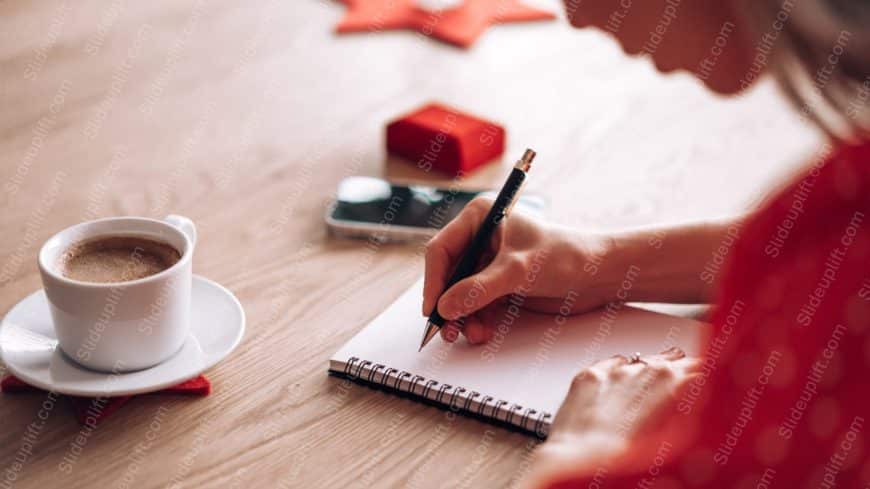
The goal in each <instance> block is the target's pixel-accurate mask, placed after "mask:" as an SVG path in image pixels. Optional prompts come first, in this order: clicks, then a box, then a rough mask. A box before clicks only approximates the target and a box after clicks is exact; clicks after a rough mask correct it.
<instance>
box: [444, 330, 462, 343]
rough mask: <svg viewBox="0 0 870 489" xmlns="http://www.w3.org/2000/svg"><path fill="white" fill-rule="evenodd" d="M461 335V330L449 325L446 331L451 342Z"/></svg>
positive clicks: (447, 338)
mask: <svg viewBox="0 0 870 489" xmlns="http://www.w3.org/2000/svg"><path fill="white" fill-rule="evenodd" d="M458 336H459V330H457V329H456V328H452V327H449V329H448V330H447V333H446V338H445V339H446V340H447V341H448V342H450V343H453V342H454V341H456V338H457V337H458Z"/></svg>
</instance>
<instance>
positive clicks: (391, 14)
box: [336, 0, 556, 48]
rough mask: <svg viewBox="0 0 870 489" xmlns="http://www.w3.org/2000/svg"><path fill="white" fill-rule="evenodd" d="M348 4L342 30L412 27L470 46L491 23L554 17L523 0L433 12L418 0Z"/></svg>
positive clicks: (471, 1) (474, 2) (351, 0)
mask: <svg viewBox="0 0 870 489" xmlns="http://www.w3.org/2000/svg"><path fill="white" fill-rule="evenodd" d="M341 1H342V2H343V3H344V4H345V5H347V12H346V13H345V16H344V18H343V19H342V20H341V22H339V24H338V26H336V31H337V32H339V33H347V32H373V31H382V30H388V29H411V30H415V31H417V32H419V33H420V34H423V35H425V36H429V37H434V38H436V39H440V40H442V41H444V42H447V43H450V44H453V45H455V46H459V47H463V48H467V47H469V46H471V45H472V44H473V43H474V41H475V40H477V38H478V37H480V35H481V34H483V32H484V31H485V30H486V29H487V27H489V26H490V25H491V24H499V23H505V22H524V21H532V20H552V19H555V18H556V16H555V15H554V14H553V13H552V12H547V11H545V10H540V9H536V8H532V7H527V6H525V5H523V4H522V3H520V2H519V0H500V1H497V2H496V1H493V0H465V2H464V3H463V4H462V5H461V6H459V7H456V8H453V9H449V10H443V11H438V12H432V11H428V10H425V9H422V8H420V7H417V6H416V3H415V2H414V0H341Z"/></svg>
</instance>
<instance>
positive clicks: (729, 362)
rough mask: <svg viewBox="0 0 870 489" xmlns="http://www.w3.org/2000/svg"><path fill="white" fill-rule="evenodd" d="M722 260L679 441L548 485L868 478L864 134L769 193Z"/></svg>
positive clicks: (763, 484)
mask: <svg viewBox="0 0 870 489" xmlns="http://www.w3.org/2000/svg"><path fill="white" fill-rule="evenodd" d="M729 260H730V261H729V263H728V265H727V266H726V271H725V272H724V274H723V277H722V281H721V284H720V290H719V293H718V300H717V302H716V303H717V304H718V306H717V308H716V311H715V312H714V314H713V317H712V321H711V322H712V323H713V326H714V328H713V334H712V336H711V338H710V339H709V341H708V342H707V345H706V349H705V353H704V359H703V362H704V363H703V365H704V368H703V370H702V375H701V376H700V377H698V378H696V379H695V380H694V381H693V382H692V383H691V384H690V385H689V386H688V388H687V389H686V392H685V393H683V394H682V395H681V396H680V397H679V398H678V402H677V403H676V406H675V408H674V409H675V410H676V412H674V413H672V414H671V416H677V417H679V416H683V417H684V419H685V420H686V425H687V426H692V425H695V424H696V423H695V422H696V421H698V420H700V423H697V426H699V429H698V433H697V435H695V436H694V437H693V440H694V441H693V442H692V443H690V446H689V448H688V449H685V450H679V451H677V450H673V451H669V450H662V451H660V452H659V453H657V455H656V456H655V457H654V458H653V459H651V460H650V464H649V468H648V469H647V470H640V471H638V472H631V473H630V472H628V471H626V470H625V469H623V470H622V471H620V468H619V467H611V468H609V469H610V470H607V471H606V472H604V473H602V472H599V473H598V474H585V476H578V477H577V478H575V479H572V480H566V481H563V482H561V483H557V484H555V485H553V486H551V487H552V489H557V488H559V489H561V488H583V489H587V488H589V489H603V488H615V489H619V488H632V489H634V488H638V489H648V488H661V489H665V488H667V489H677V488H696V487H698V488H700V487H715V488H719V487H722V488H725V487H727V488H731V487H739V488H752V489H756V488H758V489H767V488H804V487H813V488H822V489H825V488H833V487H838V488H860V489H870V443H868V441H870V436H868V435H870V389H868V387H870V382H868V378H870V142H868V143H865V144H863V145H861V146H849V147H843V148H840V149H839V150H838V151H837V152H836V153H835V154H834V155H833V156H831V157H829V158H828V159H827V160H826V161H824V162H823V164H820V165H817V166H814V167H813V168H811V169H810V170H808V171H806V172H805V173H804V174H803V175H802V176H801V177H800V178H798V179H797V180H796V181H794V182H793V183H792V184H790V185H789V186H788V187H786V188H785V189H784V190H782V191H781V192H779V193H778V194H777V195H776V196H775V197H774V198H772V199H771V200H770V201H768V203H766V204H765V205H764V206H763V207H762V208H761V209H760V210H759V211H758V212H757V213H756V214H755V215H754V217H752V218H751V219H750V220H749V222H747V223H746V224H745V225H744V227H743V229H742V230H741V236H740V238H739V239H738V240H737V241H736V242H735V244H734V245H733V250H732V251H731V252H730V253H729ZM661 442H662V446H663V447H668V446H669V445H668V443H667V440H661Z"/></svg>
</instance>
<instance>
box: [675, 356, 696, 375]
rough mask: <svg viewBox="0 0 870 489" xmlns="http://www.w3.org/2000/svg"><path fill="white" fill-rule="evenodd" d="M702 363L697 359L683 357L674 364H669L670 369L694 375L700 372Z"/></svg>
mask: <svg viewBox="0 0 870 489" xmlns="http://www.w3.org/2000/svg"><path fill="white" fill-rule="evenodd" d="M702 366H703V362H702V361H701V359H700V358H697V357H685V358H681V359H679V360H676V361H674V362H671V367H672V368H673V369H674V370H676V371H678V372H685V373H686V374H696V373H700V372H701V367H702Z"/></svg>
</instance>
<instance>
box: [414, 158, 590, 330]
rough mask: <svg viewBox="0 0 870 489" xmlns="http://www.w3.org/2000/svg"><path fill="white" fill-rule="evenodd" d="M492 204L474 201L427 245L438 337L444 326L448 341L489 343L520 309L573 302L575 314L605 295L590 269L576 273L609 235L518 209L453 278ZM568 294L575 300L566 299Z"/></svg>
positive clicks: (427, 289)
mask: <svg viewBox="0 0 870 489" xmlns="http://www.w3.org/2000/svg"><path fill="white" fill-rule="evenodd" d="M532 154H534V153H532ZM527 155H528V153H527ZM522 162H523V159H521V160H520V161H519V162H517V165H520V164H521V163H522ZM514 171H517V169H516V168H515V169H514ZM521 171H523V172H525V171H527V170H521ZM508 183H509V184H510V183H511V181H510V179H509V180H508ZM505 187H508V185H505ZM493 207H494V202H493V200H492V199H487V198H477V199H475V200H473V201H472V202H471V203H469V204H468V205H467V206H466V208H465V209H463V211H462V212H461V213H460V214H459V215H458V216H457V217H456V218H455V219H454V220H452V221H451V222H450V223H448V224H447V225H446V226H445V227H444V229H442V230H441V232H439V233H438V235H437V236H435V237H434V238H433V239H432V240H431V241H430V242H429V244H428V245H427V250H426V273H425V280H424V287H423V314H424V315H427V316H429V321H430V323H431V321H432V319H433V316H436V315H435V314H433V313H437V316H436V317H435V319H436V320H439V319H438V316H440V317H441V318H443V323H442V325H443V326H442V327H440V328H436V329H435V330H434V332H432V333H431V334H432V335H433V336H434V334H435V333H437V332H438V331H439V330H440V332H441V336H442V338H443V339H444V340H446V341H454V340H455V339H456V337H457V335H458V333H459V332H462V333H463V334H464V335H465V337H466V338H467V339H468V341H469V342H470V343H473V344H479V343H485V342H487V341H490V340H491V339H493V338H494V337H495V336H496V335H498V334H502V333H503V331H504V330H505V329H506V328H509V325H508V324H507V323H508V322H510V314H511V313H513V312H514V310H515V309H517V308H525V309H531V310H535V311H539V312H548V313H553V314H559V313H560V309H562V310H563V312H564V310H565V309H566V308H567V309H568V310H570V312H571V313H575V312H580V311H583V310H587V309H591V308H593V307H596V306H599V305H601V304H603V303H604V302H605V300H604V299H603V297H604V296H605V294H598V293H597V292H595V291H594V290H592V288H591V287H590V284H591V280H589V278H590V277H589V275H588V274H585V273H582V272H578V270H583V264H584V263H589V262H590V261H591V260H592V259H593V258H594V256H593V254H594V253H597V252H599V251H600V249H601V246H602V243H603V240H600V239H599V238H597V237H594V236H586V235H582V234H580V233H577V232H575V231H572V230H568V229H565V228H562V227H559V226H554V225H552V224H549V223H547V222H544V221H540V220H536V219H532V218H530V217H527V216H524V215H523V214H522V213H519V212H516V213H511V214H510V216H509V217H508V218H507V219H504V220H503V221H502V222H500V224H499V225H498V226H495V228H494V229H493V230H492V233H491V236H490V237H489V239H487V240H486V242H484V243H483V245H482V247H481V249H480V250H478V253H479V255H478V256H477V258H476V259H474V260H473V261H472V264H471V265H470V268H468V269H467V270H470V271H469V273H467V274H460V275H461V277H460V278H459V279H455V272H456V271H457V270H459V265H460V264H461V263H460V262H461V261H462V259H463V257H465V256H468V252H469V249H470V246H471V245H472V243H473V242H474V239H475V237H476V236H478V235H479V233H480V230H481V229H482V227H483V226H484V225H485V223H486V222H487V217H488V216H489V214H490V213H491V211H492V209H493ZM574 266H578V268H573V267H574ZM454 279H455V280H454ZM566 297H569V298H570V304H567V305H566V304H563V302H565V298H566ZM436 305H437V309H436ZM424 338H425V336H424Z"/></svg>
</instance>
